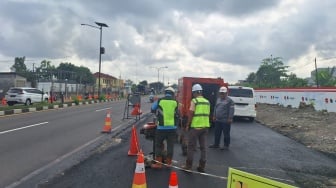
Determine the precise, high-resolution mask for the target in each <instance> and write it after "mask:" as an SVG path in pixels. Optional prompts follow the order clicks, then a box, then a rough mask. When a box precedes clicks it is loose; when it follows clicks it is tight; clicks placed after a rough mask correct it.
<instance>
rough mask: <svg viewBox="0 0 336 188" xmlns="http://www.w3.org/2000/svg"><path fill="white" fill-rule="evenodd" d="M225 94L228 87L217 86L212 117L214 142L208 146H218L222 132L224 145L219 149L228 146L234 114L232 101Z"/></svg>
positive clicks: (227, 147) (224, 148)
mask: <svg viewBox="0 0 336 188" xmlns="http://www.w3.org/2000/svg"><path fill="white" fill-rule="evenodd" d="M227 95H228V89H227V88H226V87H225V86H223V87H221V88H219V98H218V99H217V102H216V105H215V108H214V113H213V118H212V120H213V122H215V140H214V143H213V144H212V145H210V146H209V147H210V148H219V145H220V138H221V135H222V132H223V135H224V145H223V147H221V149H222V150H226V149H229V146H230V130H231V123H232V119H233V114H234V102H233V100H232V99H231V98H230V97H228V96H227Z"/></svg>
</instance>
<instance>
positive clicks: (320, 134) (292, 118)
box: [256, 104, 336, 160]
mask: <svg viewBox="0 0 336 188" xmlns="http://www.w3.org/2000/svg"><path fill="white" fill-rule="evenodd" d="M256 121H258V122H259V123H261V124H263V125H265V126H267V127H270V128H272V129H274V130H276V131H278V132H280V133H281V134H283V135H286V136H288V137H289V138H292V139H294V140H296V141H298V142H300V143H302V144H304V145H306V146H307V147H310V148H313V149H315V150H318V151H321V152H323V153H325V154H327V155H329V156H331V157H333V158H334V159H335V160H336V113H334V112H329V113H328V112H326V111H315V110H314V107H313V106H311V105H305V104H301V105H300V107H299V108H290V107H283V106H279V105H270V104H258V106H257V118H256Z"/></svg>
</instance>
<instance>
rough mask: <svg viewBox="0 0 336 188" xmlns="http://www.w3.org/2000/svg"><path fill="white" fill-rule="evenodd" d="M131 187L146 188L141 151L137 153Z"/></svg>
mask: <svg viewBox="0 0 336 188" xmlns="http://www.w3.org/2000/svg"><path fill="white" fill-rule="evenodd" d="M132 188H147V183H146V174H145V162H144V154H143V152H142V151H140V152H139V153H138V159H137V163H136V167H135V172H134V177H133V184H132Z"/></svg>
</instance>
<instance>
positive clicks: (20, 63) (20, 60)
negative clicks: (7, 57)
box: [11, 57, 27, 73]
mask: <svg viewBox="0 0 336 188" xmlns="http://www.w3.org/2000/svg"><path fill="white" fill-rule="evenodd" d="M25 59H26V57H16V58H15V59H14V65H13V66H12V67H11V69H13V70H15V72H16V73H25V72H27V66H26V64H25Z"/></svg>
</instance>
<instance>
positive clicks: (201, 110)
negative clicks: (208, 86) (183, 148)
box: [182, 84, 210, 172]
mask: <svg viewBox="0 0 336 188" xmlns="http://www.w3.org/2000/svg"><path fill="white" fill-rule="evenodd" d="M191 90H192V93H193V97H194V98H193V99H192V100H191V103H190V108H189V114H188V120H187V125H186V129H187V130H189V131H188V147H187V159H186V163H185V165H183V166H182V168H183V169H185V170H191V168H192V163H193V156H194V151H195V149H196V147H197V141H199V145H200V150H201V156H200V160H199V165H198V167H197V171H199V172H204V168H205V162H206V148H205V147H206V140H207V134H208V129H209V127H210V117H209V116H210V103H209V101H208V100H207V99H206V98H204V97H203V96H202V91H203V88H202V86H201V85H200V84H195V85H193V86H192V89H191Z"/></svg>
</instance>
